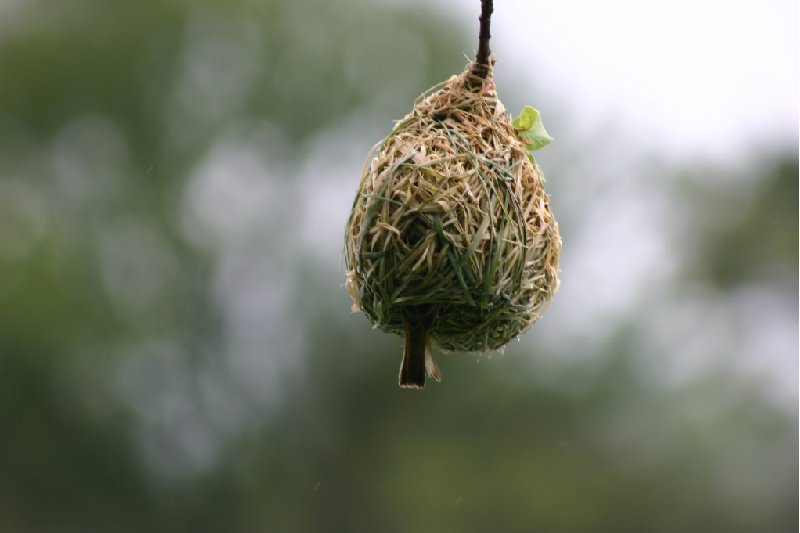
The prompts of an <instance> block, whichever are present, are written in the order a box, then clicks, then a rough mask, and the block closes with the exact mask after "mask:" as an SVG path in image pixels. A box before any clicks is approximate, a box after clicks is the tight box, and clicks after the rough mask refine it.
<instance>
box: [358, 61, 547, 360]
mask: <svg viewBox="0 0 800 533" xmlns="http://www.w3.org/2000/svg"><path fill="white" fill-rule="evenodd" d="M472 70H473V69H472V65H468V67H467V69H466V70H465V71H464V72H463V73H462V74H461V75H459V76H452V77H451V78H450V79H449V80H447V81H446V82H444V83H442V84H439V85H437V86H435V87H433V88H432V89H430V90H429V91H427V92H426V93H424V94H423V95H421V96H420V97H419V98H418V99H417V100H416V101H415V103H414V108H413V109H412V111H411V113H409V114H408V115H407V116H406V117H405V118H403V119H402V120H401V121H399V122H398V123H397V125H396V127H395V128H394V129H393V130H392V132H391V133H390V134H389V135H388V136H387V137H386V138H385V139H384V140H382V141H381V142H379V143H378V144H377V145H375V147H373V149H372V151H370V154H369V155H368V157H367V161H368V163H367V164H365V168H364V169H363V170H362V173H361V181H360V184H359V187H358V192H357V194H356V198H355V201H354V203H353V208H352V213H351V215H350V218H349V220H348V222H347V226H346V232H345V263H346V268H347V273H346V276H347V283H346V286H347V289H348V291H349V293H350V295H351V296H352V298H353V302H354V305H353V310H354V311H363V313H364V314H365V315H366V316H367V317H368V318H369V320H370V321H371V322H372V323H373V325H374V326H375V327H378V328H381V329H382V330H384V331H387V332H391V333H396V334H399V335H403V334H404V318H406V319H414V320H417V321H418V320H420V319H421V318H420V317H426V318H425V321H426V323H427V324H428V325H429V329H430V331H429V334H430V340H431V341H432V342H433V344H434V345H436V346H438V347H439V348H440V349H442V350H445V351H487V350H493V349H499V348H501V347H502V346H504V345H505V344H506V343H508V342H509V341H510V340H511V339H514V338H515V337H517V336H518V335H519V334H521V333H522V332H524V331H525V330H526V329H527V328H528V327H530V326H531V325H532V324H533V323H534V322H536V320H538V319H539V317H540V316H541V315H542V312H543V311H544V309H545V307H546V306H547V304H548V302H549V301H550V299H551V297H552V296H553V294H554V293H555V292H556V290H557V289H558V284H559V282H558V257H559V252H560V249H561V238H560V237H559V233H558V224H557V223H556V221H555V219H554V218H553V213H552V212H551V209H550V197H549V196H548V195H547V194H546V193H545V190H544V187H543V181H544V179H543V177H542V174H541V171H540V170H539V168H538V165H537V164H536V162H535V160H534V159H533V157H532V156H530V154H529V152H528V150H527V149H526V146H525V144H524V142H523V141H522V140H521V139H520V138H519V137H518V135H517V133H516V131H515V130H514V127H513V126H512V123H511V120H510V117H509V116H508V114H507V112H506V111H505V108H504V107H503V104H502V103H501V102H500V101H499V100H498V98H497V92H496V88H495V84H494V82H493V80H492V74H491V70H490V71H489V73H488V75H487V76H486V78H485V79H476V78H475V77H474V75H473V74H472Z"/></svg>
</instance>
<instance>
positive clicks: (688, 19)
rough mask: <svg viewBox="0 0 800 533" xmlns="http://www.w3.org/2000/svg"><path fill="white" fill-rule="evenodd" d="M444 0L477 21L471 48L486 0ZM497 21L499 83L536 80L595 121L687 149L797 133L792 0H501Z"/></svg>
mask: <svg viewBox="0 0 800 533" xmlns="http://www.w3.org/2000/svg"><path fill="white" fill-rule="evenodd" d="M434 8H435V9H436V10H437V11H439V12H444V13H446V14H447V15H448V16H449V17H452V16H453V15H456V16H458V17H460V18H461V19H462V20H463V22H464V24H465V25H466V27H467V28H472V27H474V29H475V35H476V39H475V40H476V42H475V43H474V44H470V48H469V49H467V50H465V53H467V54H468V55H470V56H471V55H472V54H473V52H474V49H475V47H476V46H477V27H478V22H477V18H478V14H479V7H478V2H464V1H463V0H439V1H438V2H436V3H435V4H434ZM492 30H493V31H492V41H491V46H492V49H493V51H494V52H495V55H496V56H497V58H498V64H497V70H496V76H497V78H498V87H499V88H500V90H501V91H502V89H503V86H504V85H503V83H502V82H508V83H514V84H520V85H521V84H524V83H526V81H527V82H528V83H530V84H531V87H533V88H537V89H541V90H542V91H545V94H539V95H538V96H537V95H532V99H534V100H543V101H547V102H550V103H552V104H554V105H559V106H564V111H565V112H567V113H570V114H571V115H572V116H571V117H570V119H571V120H572V121H576V122H578V124H577V125H579V126H580V127H582V128H584V129H586V130H588V131H594V130H596V129H600V130H601V131H602V128H603V127H604V126H606V125H610V126H613V127H615V128H619V129H620V130H621V133H623V134H624V136H625V140H626V141H628V142H630V143H632V145H634V146H639V147H640V148H641V149H644V150H648V151H654V152H657V153H659V154H664V155H667V156H670V157H672V158H678V159H690V158H697V157H700V158H706V159H727V158H730V157H737V158H738V157H746V155H747V152H748V151H752V150H753V149H754V147H762V146H769V145H770V144H774V143H788V144H790V145H792V146H794V145H796V143H797V116H798V68H797V65H798V46H797V44H798V43H797V35H798V6H797V2H794V1H792V0H768V1H762V2H752V1H748V0H733V1H722V0H700V1H698V0H694V1H689V0H677V1H671V2H639V1H635V0H610V1H608V2H592V1H588V0H584V1H571V2H546V1H544V0H535V1H531V0H506V1H504V2H496V3H495V6H494V15H493V17H492ZM522 78H524V80H526V81H523V79H522ZM508 83H506V85H507V84H508ZM509 103H513V102H509ZM527 103H530V104H532V105H535V106H536V105H541V103H540V102H537V101H531V102H527ZM547 114H548V113H545V116H547ZM738 154H742V155H741V156H740V155H738Z"/></svg>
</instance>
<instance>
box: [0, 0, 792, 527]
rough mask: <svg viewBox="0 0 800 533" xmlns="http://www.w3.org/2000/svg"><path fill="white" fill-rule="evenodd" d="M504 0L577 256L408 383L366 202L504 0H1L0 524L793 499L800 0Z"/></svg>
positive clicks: (727, 513) (788, 517)
mask: <svg viewBox="0 0 800 533" xmlns="http://www.w3.org/2000/svg"><path fill="white" fill-rule="evenodd" d="M495 4H496V6H495V17H494V19H493V39H492V47H493V50H494V52H495V54H496V56H497V59H498V62H497V66H496V80H497V83H498V87H499V91H500V97H501V98H502V99H503V101H504V103H505V104H506V107H508V108H509V109H510V110H512V111H513V112H517V111H518V110H519V109H521V108H522V106H523V105H525V104H532V105H534V106H536V107H538V108H539V109H540V110H541V111H542V114H543V117H544V121H545V124H546V126H547V128H548V130H549V132H550V133H551V134H552V135H553V136H554V137H555V138H556V142H555V143H553V144H551V145H550V146H548V147H547V148H545V149H543V150H542V151H540V152H538V153H537V159H538V161H539V163H540V165H541V166H542V168H543V169H544V171H545V174H546V176H547V178H548V190H549V192H550V194H551V195H552V201H553V206H554V210H555V213H556V215H557V217H558V219H559V222H560V227H561V232H562V235H563V240H564V251H563V256H562V265H561V266H562V288H561V291H560V292H559V294H558V295H557V297H556V298H555V300H554V301H553V303H552V305H551V306H550V309H549V310H548V313H547V314H546V316H545V317H544V318H543V319H542V320H541V321H540V322H539V323H538V324H537V325H536V326H535V327H534V328H532V329H531V330H530V331H529V332H528V333H527V334H525V335H524V336H523V337H522V338H521V339H520V342H514V343H512V344H511V345H510V346H509V347H508V348H507V349H506V350H505V353H504V354H502V355H500V354H452V355H445V356H440V357H439V359H440V364H441V367H442V371H443V375H444V381H443V383H441V384H429V386H428V387H427V388H426V389H425V390H424V391H422V392H414V391H402V390H399V389H398V387H397V383H396V380H397V369H398V365H399V360H400V355H401V340H400V339H399V338H397V337H393V336H390V335H386V334H383V333H381V332H380V331H377V330H372V329H371V328H370V325H369V323H368V322H367V320H366V319H365V318H364V317H363V316H362V315H360V314H351V312H350V301H349V297H348V295H347V293H346V291H345V289H344V287H343V282H344V276H343V265H342V239H343V229H344V224H345V220H346V217H347V215H348V211H349V207H350V205H351V202H352V199H353V195H354V193H355V188H356V185H357V181H358V174H359V171H360V168H361V165H362V163H363V158H364V157H365V155H366V153H367V150H368V149H369V147H370V146H372V144H373V143H374V142H376V141H377V140H378V139H380V138H381V137H383V136H384V135H385V134H386V133H387V132H388V131H389V129H390V128H391V127H392V121H393V120H395V119H399V118H401V117H402V116H403V115H404V114H405V113H406V112H407V111H408V110H409V109H410V106H411V102H412V101H413V99H414V98H415V97H416V96H417V95H418V94H419V93H421V92H422V91H423V90H425V89H427V88H428V87H430V86H432V85H433V84H435V83H437V82H439V81H441V80H443V79H446V78H447V77H449V76H450V75H451V74H455V73H458V72H460V71H461V69H462V68H463V67H464V66H465V64H466V62H467V59H468V58H469V57H471V56H472V55H473V54H474V50H475V47H476V44H477V37H476V35H477V16H478V12H479V2H478V0H470V1H466V0H459V1H456V0H440V1H436V2H424V1H422V0H419V1H407V2H405V1H399V0H394V1H388V0H384V1H379V2H371V1H367V0H362V1H358V0H339V1H336V2H326V1H322V0H319V1H310V0H298V1H289V0H283V1H279V0H235V1H226V2H219V1H217V2H215V1H211V0H196V1H192V2H188V1H181V0H139V1H136V2H121V1H108V0H71V1H69V2H65V1H63V0H2V1H0V531H3V532H72V531H74V532H88V531H115V532H127V531H129V532H141V531H148V532H161V531H163V532H174V531H192V532H206V531H207V532H219V531H225V532H229V531H230V532H266V531H270V532H271V531H280V532H283V531H286V532H304V531H387V532H427V531H431V532H443V533H446V532H469V531H474V532H489V531H491V532H523V531H525V532H529V531H543V532H593V533H597V532H675V531H711V532H717V531H720V532H721V531H724V532H726V533H737V532H783V531H787V532H788V531H796V528H797V521H798V449H797V444H798V442H797V438H798V413H797V375H798V329H797V327H798V234H797V229H798V213H797V203H798V157H797V156H798V152H797V148H798V129H797V125H798V103H797V95H798V6H797V3H796V2H794V1H791V0H770V1H763V2H748V1H724V2H723V1H710V0H695V1H692V2H689V1H688V0H676V1H672V2H660V1H659V2H634V1H620V0H611V1H608V2H589V1H585V2H577V1H576V2H563V3H556V2H545V1H523V0H517V1H500V0H498V1H497V2H495Z"/></svg>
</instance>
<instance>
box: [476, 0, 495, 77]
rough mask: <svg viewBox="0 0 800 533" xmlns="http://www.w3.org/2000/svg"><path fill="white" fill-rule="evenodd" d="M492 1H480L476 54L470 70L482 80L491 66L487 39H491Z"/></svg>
mask: <svg viewBox="0 0 800 533" xmlns="http://www.w3.org/2000/svg"><path fill="white" fill-rule="evenodd" d="M493 4H494V2H493V0H481V16H480V18H478V20H479V21H480V29H479V31H478V53H477V54H475V66H474V67H473V69H472V74H473V75H475V76H476V77H477V78H479V79H481V80H484V79H486V75H487V74H488V73H489V70H490V68H491V66H490V65H489V61H490V59H489V56H490V55H491V50H489V39H490V38H491V37H492V35H491V32H490V26H491V18H492V11H494V5H493Z"/></svg>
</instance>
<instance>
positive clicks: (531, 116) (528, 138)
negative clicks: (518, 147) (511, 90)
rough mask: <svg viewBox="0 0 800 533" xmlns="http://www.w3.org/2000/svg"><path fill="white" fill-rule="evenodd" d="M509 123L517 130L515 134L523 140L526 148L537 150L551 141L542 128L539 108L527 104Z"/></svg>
mask: <svg viewBox="0 0 800 533" xmlns="http://www.w3.org/2000/svg"><path fill="white" fill-rule="evenodd" d="M511 125H512V126H514V129H515V130H517V135H519V136H520V137H521V138H522V140H523V141H525V145H526V146H527V147H528V150H531V151H533V150H538V149H539V148H541V147H543V146H547V145H548V144H550V143H551V142H552V141H553V138H552V137H550V134H548V133H547V130H545V129H544V124H542V117H541V115H540V114H539V110H538V109H536V108H534V107H531V106H529V105H526V106H525V107H524V108H523V109H522V113H520V114H519V116H518V117H516V118H515V119H514V120H513V121H512V122H511Z"/></svg>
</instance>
